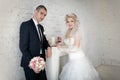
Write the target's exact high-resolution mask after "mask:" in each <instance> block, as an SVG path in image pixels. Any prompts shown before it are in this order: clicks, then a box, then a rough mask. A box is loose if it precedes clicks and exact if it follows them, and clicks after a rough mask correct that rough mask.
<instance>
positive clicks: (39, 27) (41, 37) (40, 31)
mask: <svg viewBox="0 0 120 80" xmlns="http://www.w3.org/2000/svg"><path fill="white" fill-rule="evenodd" d="M37 26H38V32H39V35H40V54H42V43H43V34H42V26H41V25H40V24H38V25H37Z"/></svg>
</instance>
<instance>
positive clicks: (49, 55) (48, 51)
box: [46, 47, 52, 58]
mask: <svg viewBox="0 0 120 80" xmlns="http://www.w3.org/2000/svg"><path fill="white" fill-rule="evenodd" d="M51 56H52V50H51V48H50V47H48V48H47V51H46V57H47V58H50V57H51Z"/></svg>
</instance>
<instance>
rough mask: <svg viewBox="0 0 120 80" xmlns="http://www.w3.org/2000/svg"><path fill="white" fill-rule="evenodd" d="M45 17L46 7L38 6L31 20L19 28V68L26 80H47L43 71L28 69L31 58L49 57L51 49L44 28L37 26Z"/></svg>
mask: <svg viewBox="0 0 120 80" xmlns="http://www.w3.org/2000/svg"><path fill="white" fill-rule="evenodd" d="M46 15H47V9H46V7H45V6H43V5H39V6H38V7H37V8H36V9H35V11H34V15H33V18H32V19H30V20H28V21H25V22H23V23H22V24H21V26H20V43H19V46H20V50H21V52H22V59H21V66H22V67H23V69H24V72H25V77H26V80H47V78H46V72H45V70H43V71H39V70H37V69H30V68H29V67H28V65H29V62H30V60H31V59H32V58H33V57H36V56H40V57H43V58H44V59H45V60H46V57H51V48H50V45H49V43H48V41H47V39H46V37H45V35H44V28H43V26H42V25H41V24H39V22H41V21H42V20H43V19H44V18H45V16H46ZM45 50H46V54H45Z"/></svg>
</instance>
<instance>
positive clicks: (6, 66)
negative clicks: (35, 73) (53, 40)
mask: <svg viewBox="0 0 120 80" xmlns="http://www.w3.org/2000/svg"><path fill="white" fill-rule="evenodd" d="M39 4H44V5H45V6H46V7H47V9H48V15H47V16H46V18H45V20H44V21H43V22H42V24H43V25H44V27H45V30H46V34H47V37H48V38H50V36H56V35H55V33H59V32H60V34H61V35H63V33H64V31H65V29H66V26H65V22H64V16H65V15H66V14H67V13H71V12H74V13H76V14H77V15H78V17H79V18H80V23H81V24H80V27H81V30H82V33H83V37H82V47H83V50H84V52H85V53H86V55H87V56H88V58H89V59H90V60H91V61H92V62H93V64H94V65H95V66H98V65H99V64H101V63H104V64H117V65H119V64H120V59H119V56H120V55H119V52H120V49H119V47H120V45H119V41H120V34H119V32H120V31H119V28H120V27H119V24H120V23H119V20H120V17H119V16H120V9H119V7H120V6H119V4H120V1H119V0H74V1H73V0H50V1H49V0H41V1H40V0H39V2H38V0H34V1H33V0H0V80H24V73H23V70H22V68H21V67H20V58H21V53H20V51H19V46H18V44H19V27H20V23H21V22H22V21H24V20H28V19H30V18H31V17H32V13H33V10H34V9H35V7H36V6H37V5H39Z"/></svg>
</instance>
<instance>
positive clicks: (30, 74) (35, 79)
mask: <svg viewBox="0 0 120 80" xmlns="http://www.w3.org/2000/svg"><path fill="white" fill-rule="evenodd" d="M24 72H25V77H26V80H47V77H46V71H45V70H42V71H40V73H38V74H36V73H35V72H34V71H33V70H32V69H30V68H29V67H24Z"/></svg>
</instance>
